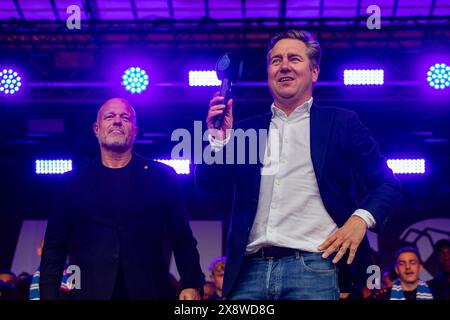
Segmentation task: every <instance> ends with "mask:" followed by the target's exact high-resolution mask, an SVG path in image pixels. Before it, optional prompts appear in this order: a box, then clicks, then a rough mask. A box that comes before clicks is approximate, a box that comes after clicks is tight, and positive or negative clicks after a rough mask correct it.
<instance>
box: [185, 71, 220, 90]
mask: <svg viewBox="0 0 450 320" xmlns="http://www.w3.org/2000/svg"><path fill="white" fill-rule="evenodd" d="M220 84H221V82H220V80H219V79H218V78H217V74H216V71H214V70H205V71H189V86H191V87H201V86H204V87H206V86H220Z"/></svg>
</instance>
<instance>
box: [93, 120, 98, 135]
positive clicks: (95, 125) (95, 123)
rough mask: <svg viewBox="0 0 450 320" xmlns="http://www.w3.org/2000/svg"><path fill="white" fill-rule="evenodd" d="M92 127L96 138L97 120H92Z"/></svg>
mask: <svg viewBox="0 0 450 320" xmlns="http://www.w3.org/2000/svg"><path fill="white" fill-rule="evenodd" d="M92 129H93V130H94V134H95V136H96V137H97V138H98V123H97V122H94V124H93V125H92Z"/></svg>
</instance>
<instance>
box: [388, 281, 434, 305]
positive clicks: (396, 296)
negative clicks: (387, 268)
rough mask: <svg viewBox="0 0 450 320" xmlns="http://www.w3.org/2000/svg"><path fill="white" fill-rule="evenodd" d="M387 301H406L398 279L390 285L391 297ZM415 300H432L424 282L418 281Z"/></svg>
mask: <svg viewBox="0 0 450 320" xmlns="http://www.w3.org/2000/svg"><path fill="white" fill-rule="evenodd" d="M389 300H406V299H405V295H404V294H403V288H402V286H401V284H400V280H399V279H398V280H397V281H395V282H394V284H393V285H392V288H391V297H390V299H389ZM416 300H433V295H432V294H431V291H430V288H428V285H427V284H426V283H425V281H422V280H419V284H418V285H417V288H416Z"/></svg>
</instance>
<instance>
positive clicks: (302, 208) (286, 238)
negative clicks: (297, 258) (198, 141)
mask: <svg viewBox="0 0 450 320" xmlns="http://www.w3.org/2000/svg"><path fill="white" fill-rule="evenodd" d="M312 102H313V98H312V97H311V98H310V99H309V100H308V101H306V102H305V103H304V104H302V105H300V106H298V107H297V108H296V109H295V110H294V111H293V112H292V113H291V114H290V115H289V117H288V116H287V115H286V113H285V112H284V111H282V110H281V109H279V108H277V107H276V106H275V104H272V106H271V110H272V114H273V115H272V120H271V123H270V129H269V139H268V142H267V144H266V150H265V156H264V162H263V170H267V171H266V173H267V172H269V173H270V174H262V175H261V184H260V190H259V199H258V208H257V211H256V217H255V221H254V222H253V226H252V229H251V232H250V235H249V239H248V244H247V249H246V254H250V253H253V252H256V251H257V250H259V249H260V248H261V247H266V246H280V247H287V248H294V249H300V250H304V251H308V252H319V250H318V249H317V248H318V247H319V245H320V244H322V242H324V241H325V240H326V238H327V237H328V236H330V235H331V234H332V233H333V232H335V231H336V230H337V229H338V227H337V225H336V223H335V222H334V221H333V219H332V218H331V217H330V215H329V214H328V212H327V210H326V209H325V206H324V204H323V201H322V198H321V196H320V192H319V187H318V185H317V179H316V175H315V172H314V167H313V164H312V160H311V147H310V109H311V106H312ZM273 138H278V141H277V143H274V141H271V139H273ZM209 140H210V142H211V145H212V147H213V148H214V150H216V151H217V150H220V149H221V148H223V146H224V145H225V144H226V143H227V142H228V140H229V139H227V140H225V141H224V142H221V141H217V140H214V139H212V138H211V137H210V139H209ZM271 147H272V148H277V147H278V148H279V150H278V152H279V153H278V154H277V156H276V157H275V158H276V160H275V161H274V159H271V161H268V156H267V155H268V152H269V154H272V155H273V154H274V153H273V150H270V148H271ZM275 154H276V152H275ZM273 166H276V170H273V168H274V167H273ZM353 214H354V215H357V216H359V217H361V218H362V219H363V220H364V221H365V222H366V224H367V226H368V227H369V228H372V227H374V226H375V219H374V218H373V216H372V215H371V214H370V212H368V211H367V210H364V209H357V210H356V211H355V212H354V213H353Z"/></svg>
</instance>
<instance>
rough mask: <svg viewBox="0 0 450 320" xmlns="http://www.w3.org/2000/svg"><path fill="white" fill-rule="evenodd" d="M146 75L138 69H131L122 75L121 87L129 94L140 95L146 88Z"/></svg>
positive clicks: (142, 70)
mask: <svg viewBox="0 0 450 320" xmlns="http://www.w3.org/2000/svg"><path fill="white" fill-rule="evenodd" d="M148 83H149V82H148V75H147V72H146V71H145V70H144V69H141V68H140V67H131V68H128V69H127V70H125V72H124V74H123V75H122V85H123V86H124V87H125V89H126V90H127V91H130V92H131V93H133V94H135V93H142V92H143V91H145V90H146V89H147V86H148Z"/></svg>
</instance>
